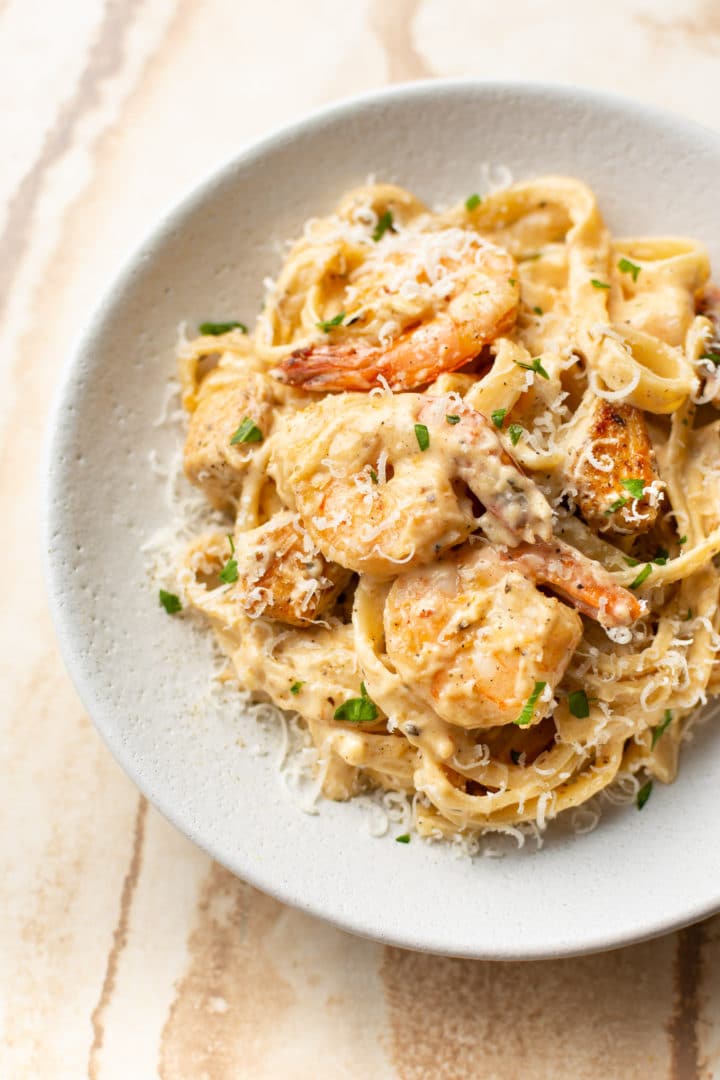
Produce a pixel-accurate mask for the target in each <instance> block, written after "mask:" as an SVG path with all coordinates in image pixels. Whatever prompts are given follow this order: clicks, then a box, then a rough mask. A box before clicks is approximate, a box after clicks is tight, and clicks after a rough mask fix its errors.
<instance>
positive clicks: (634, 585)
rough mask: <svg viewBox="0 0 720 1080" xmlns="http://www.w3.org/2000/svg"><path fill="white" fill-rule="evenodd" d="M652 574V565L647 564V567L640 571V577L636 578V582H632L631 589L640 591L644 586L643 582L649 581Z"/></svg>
mask: <svg viewBox="0 0 720 1080" xmlns="http://www.w3.org/2000/svg"><path fill="white" fill-rule="evenodd" d="M651 572H652V566H651V565H650V563H646V565H645V566H643V568H642V570H641V571H640V573H639V574H638V576H637V577H636V578H635V580H634V581H631V582H630V588H631V589H639V588H640V586H641V585H642V583H643V581H647V579H648V578H649V577H650V574H651Z"/></svg>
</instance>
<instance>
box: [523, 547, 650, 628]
mask: <svg viewBox="0 0 720 1080" xmlns="http://www.w3.org/2000/svg"><path fill="white" fill-rule="evenodd" d="M502 558H503V559H504V560H506V561H510V562H512V563H513V564H514V565H515V566H516V567H517V568H518V569H521V570H522V571H523V573H525V574H526V575H527V576H528V577H529V578H531V579H532V580H533V581H536V582H538V583H540V584H541V585H547V586H549V587H550V588H551V589H552V590H553V591H554V592H557V593H558V594H559V595H560V596H561V597H563V599H565V600H567V601H568V602H569V603H571V604H572V605H573V607H576V608H577V610H578V611H580V612H581V613H582V614H583V615H587V616H588V617H589V618H591V619H595V620H596V621H597V622H599V623H600V625H601V626H605V627H608V628H610V627H616V626H629V625H630V624H631V623H634V622H635V621H636V620H637V619H639V618H640V616H641V615H643V614H644V612H645V606H644V604H643V602H642V601H641V600H638V598H637V597H636V596H633V594H632V593H631V592H630V591H629V590H628V589H625V588H623V586H622V585H618V583H617V582H616V581H615V580H614V578H613V577H612V575H611V574H610V573H608V571H607V570H606V569H605V568H604V567H603V566H601V565H600V563H598V562H595V561H594V560H593V559H589V558H588V557H587V556H586V555H583V554H582V553H581V552H580V551H578V550H577V548H574V547H571V546H570V545H569V544H565V543H563V541H562V540H555V539H553V540H552V541H550V542H546V541H542V540H540V541H537V542H536V543H534V544H519V545H518V546H517V547H515V548H512V549H510V550H508V551H507V553H505V554H503V555H502Z"/></svg>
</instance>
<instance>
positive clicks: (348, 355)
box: [271, 236, 519, 391]
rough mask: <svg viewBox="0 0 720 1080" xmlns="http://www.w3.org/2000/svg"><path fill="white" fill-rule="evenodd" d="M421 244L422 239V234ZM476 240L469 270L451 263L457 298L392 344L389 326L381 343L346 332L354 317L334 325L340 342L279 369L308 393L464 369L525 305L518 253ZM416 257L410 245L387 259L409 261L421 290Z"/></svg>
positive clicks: (294, 357) (405, 382)
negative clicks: (387, 335) (515, 256)
mask: <svg viewBox="0 0 720 1080" xmlns="http://www.w3.org/2000/svg"><path fill="white" fill-rule="evenodd" d="M416 243H418V244H421V243H422V237H421V236H420V238H419V239H418V240H417V241H416ZM472 243H473V245H474V247H473V252H474V255H473V259H472V261H471V263H470V268H469V270H465V271H461V269H460V268H459V267H458V266H457V265H454V264H453V261H452V260H450V259H448V260H446V262H447V266H446V269H447V274H448V282H449V283H450V285H449V287H450V289H451V290H452V291H451V292H450V295H449V299H443V300H441V301H438V303H441V304H443V305H445V306H444V307H441V308H439V309H437V310H434V311H432V310H431V313H430V315H429V316H428V317H427V318H425V319H423V320H421V321H419V322H416V323H415V324H414V325H410V326H408V327H406V328H405V329H401V327H400V324H398V332H397V334H396V336H395V337H390V339H389V340H388V341H387V342H386V341H385V340H384V338H383V332H382V329H380V331H379V334H380V338H381V340H380V342H379V343H376V340H375V341H373V340H372V339H370V338H367V337H364V336H363V335H362V334H358V333H357V332H355V331H353V330H348V329H346V327H349V326H350V325H351V323H353V322H354V321H355V320H354V318H352V319H348V322H347V323H346V324H345V326H343V325H340V324H338V326H337V329H335V328H333V333H334V336H335V337H336V338H337V340H336V341H335V340H333V341H319V342H317V343H315V344H313V345H309V346H306V347H305V348H302V349H297V350H296V351H295V352H293V353H291V354H290V355H289V356H287V357H286V358H285V359H284V360H283V361H282V362H281V363H280V365H279V366H278V367H277V368H275V369H274V370H273V371H272V372H271V374H272V375H274V376H275V378H276V379H279V380H280V381H281V382H285V383H292V384H293V385H296V386H303V387H304V388H305V389H306V390H323V391H329V390H360V391H363V390H371V389H372V388H373V387H375V386H381V385H383V383H387V384H388V385H389V386H390V388H391V389H392V390H394V391H402V390H415V389H417V388H418V387H422V386H425V385H427V383H429V382H432V381H433V379H436V378H437V377H438V376H439V375H441V374H442V373H443V372H450V371H455V370H456V369H457V368H459V367H462V366H463V364H466V363H468V361H470V360H472V359H473V358H474V357H475V356H477V354H478V353H479V352H480V350H481V349H482V348H483V346H484V345H488V344H490V343H491V342H493V341H495V340H496V338H498V337H501V336H502V335H503V334H507V333H508V332H509V331H510V330H511V329H512V327H513V326H514V324H515V319H516V317H517V311H518V303H519V291H518V288H519V287H518V272H517V267H516V265H515V261H514V259H513V258H512V256H511V255H509V254H508V253H507V252H506V251H504V250H503V249H502V248H499V247H496V246H495V245H494V244H489V243H487V242H484V241H481V240H480V239H479V238H476V239H475V240H474V241H472ZM416 256H417V253H413V251H412V250H409V251H407V252H403V253H397V252H396V253H394V254H393V255H391V256H390V257H389V258H388V260H387V261H388V264H389V265H394V266H395V267H396V268H398V267H402V266H403V265H404V264H408V269H407V281H408V283H409V284H411V286H412V287H413V288H415V287H418V281H419V278H418V274H420V276H422V270H421V269H420V270H418V269H416V268H415V261H414V259H415V258H416ZM381 292H382V296H381V300H382V301H383V302H387V289H385V290H382V291H381ZM369 307H370V308H372V307H373V303H370V304H369ZM387 315H388V316H390V315H392V313H391V312H388V313H387ZM376 321H378V320H377V318H376ZM396 321H397V320H396V316H393V317H392V318H388V317H386V321H385V323H383V324H381V326H387V324H388V322H389V323H391V324H392V323H393V322H396ZM332 322H333V320H329V324H332ZM321 325H322V324H321Z"/></svg>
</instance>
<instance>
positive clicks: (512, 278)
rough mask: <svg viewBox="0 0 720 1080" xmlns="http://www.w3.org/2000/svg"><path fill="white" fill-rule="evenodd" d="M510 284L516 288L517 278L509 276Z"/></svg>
mask: <svg viewBox="0 0 720 1080" xmlns="http://www.w3.org/2000/svg"><path fill="white" fill-rule="evenodd" d="M508 285H510V286H512V288H513V289H514V288H515V286H516V285H517V278H514V277H509V278H508Z"/></svg>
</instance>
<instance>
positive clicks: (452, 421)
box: [445, 416, 460, 424]
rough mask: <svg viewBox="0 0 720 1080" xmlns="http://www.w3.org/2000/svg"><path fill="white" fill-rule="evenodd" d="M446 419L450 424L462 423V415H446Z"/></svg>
mask: <svg viewBox="0 0 720 1080" xmlns="http://www.w3.org/2000/svg"><path fill="white" fill-rule="evenodd" d="M445 419H446V420H447V422H448V424H459V423H460V417H459V416H446V417H445Z"/></svg>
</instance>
